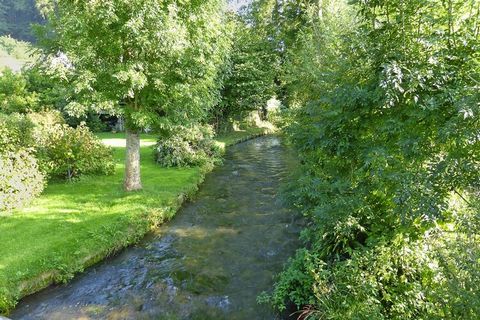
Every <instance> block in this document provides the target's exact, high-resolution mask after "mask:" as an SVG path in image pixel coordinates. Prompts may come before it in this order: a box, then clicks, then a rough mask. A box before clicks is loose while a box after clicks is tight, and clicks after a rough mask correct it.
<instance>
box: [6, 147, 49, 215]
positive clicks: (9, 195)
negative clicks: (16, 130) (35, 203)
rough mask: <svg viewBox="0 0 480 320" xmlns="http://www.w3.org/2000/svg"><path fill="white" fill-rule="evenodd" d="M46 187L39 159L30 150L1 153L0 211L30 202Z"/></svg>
mask: <svg viewBox="0 0 480 320" xmlns="http://www.w3.org/2000/svg"><path fill="white" fill-rule="evenodd" d="M43 187H44V176H43V174H42V173H41V172H40V171H39V168H38V165H37V160H36V159H35V157H34V156H32V154H31V153H30V152H28V151H25V150H21V151H17V152H11V151H7V152H4V151H3V149H2V153H0V211H5V210H13V209H18V208H21V207H23V206H25V205H27V204H29V203H30V202H31V201H32V200H33V199H34V198H35V197H36V196H38V195H39V194H40V193H41V192H42V191H43Z"/></svg>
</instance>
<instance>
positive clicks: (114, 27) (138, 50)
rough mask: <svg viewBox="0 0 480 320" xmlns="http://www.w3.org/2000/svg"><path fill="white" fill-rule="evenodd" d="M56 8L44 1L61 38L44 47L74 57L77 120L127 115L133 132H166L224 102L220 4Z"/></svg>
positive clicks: (142, 0)
mask: <svg viewBox="0 0 480 320" xmlns="http://www.w3.org/2000/svg"><path fill="white" fill-rule="evenodd" d="M52 3H53V2H52V1H48V0H47V1H41V5H42V6H43V7H44V8H45V13H46V14H47V15H48V16H49V26H48V28H47V29H46V30H47V31H48V30H54V31H55V32H54V33H49V32H47V31H46V32H45V35H47V37H44V39H43V40H42V45H43V46H44V48H45V53H47V54H48V53H50V54H51V55H52V56H55V55H57V53H58V52H63V53H64V54H65V55H66V57H68V63H66V69H67V72H66V74H67V77H66V80H67V81H68V83H69V84H70V85H71V86H73V87H74V88H75V90H74V92H72V96H71V97H70V101H71V102H70V104H69V105H68V106H67V111H68V112H70V114H71V115H77V116H78V115H83V114H85V113H86V111H87V110H89V109H94V110H96V111H105V112H108V113H113V114H119V113H120V114H123V115H124V116H125V119H126V124H127V127H129V128H131V129H134V130H138V129H142V128H152V127H155V126H160V127H162V128H166V127H168V126H169V125H172V124H175V123H185V122H186V123H188V122H190V121H193V120H196V119H199V118H202V117H205V116H206V113H207V111H208V110H209V109H210V108H212V106H213V105H215V104H216V102H217V101H218V98H219V97H218V89H219V86H220V85H221V84H220V83H219V82H218V81H217V80H218V78H219V70H220V68H221V66H222V65H223V60H224V59H225V53H226V50H227V47H228V39H226V38H225V37H224V36H223V33H222V31H223V18H222V11H221V8H222V7H223V3H222V1H219V0H209V1H207V2H205V1H203V2H198V1H182V2H178V1H175V2H164V1H146V0H134V1H120V2H119V1H92V2H71V1H63V0H62V1H55V4H56V5H55V8H56V10H53V9H52V10H49V8H52V7H51V6H49V5H50V4H52ZM52 35H53V36H54V37H53V38H49V37H48V36H52ZM69 65H73V66H74V68H68V66H69ZM119 101H121V102H122V103H120V104H118V102H119Z"/></svg>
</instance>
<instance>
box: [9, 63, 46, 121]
mask: <svg viewBox="0 0 480 320" xmlns="http://www.w3.org/2000/svg"><path fill="white" fill-rule="evenodd" d="M39 109H40V98H39V95H38V94H37V93H36V92H31V91H30V90H29V88H28V81H27V78H26V77H25V76H24V75H22V74H20V73H13V72H12V71H11V70H9V69H7V70H5V71H2V72H1V73H0V112H3V113H16V112H19V113H27V112H33V111H38V110H39Z"/></svg>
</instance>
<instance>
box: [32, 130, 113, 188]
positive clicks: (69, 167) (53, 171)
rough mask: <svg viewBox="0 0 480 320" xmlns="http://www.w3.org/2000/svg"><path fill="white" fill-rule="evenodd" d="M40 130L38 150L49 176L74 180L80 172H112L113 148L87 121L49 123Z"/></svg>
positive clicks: (84, 173)
mask: <svg viewBox="0 0 480 320" xmlns="http://www.w3.org/2000/svg"><path fill="white" fill-rule="evenodd" d="M39 132H40V134H38V133H39ZM37 134H38V136H37V138H38V140H37V141H38V142H39V145H38V148H37V154H38V157H39V159H40V162H41V165H42V169H43V170H44V171H45V172H47V173H48V175H49V176H51V177H59V178H66V179H68V180H71V179H73V178H76V177H79V176H80V175H110V174H113V171H114V169H115V163H114V162H113V154H112V150H111V149H110V148H108V147H107V146H105V145H104V144H103V143H102V142H101V141H100V140H99V139H98V138H97V137H95V136H94V135H93V134H92V133H91V132H90V130H89V129H88V128H87V127H85V126H84V125H80V126H78V127H77V128H72V127H70V126H68V125H66V124H55V125H48V126H44V127H43V128H42V129H41V130H37Z"/></svg>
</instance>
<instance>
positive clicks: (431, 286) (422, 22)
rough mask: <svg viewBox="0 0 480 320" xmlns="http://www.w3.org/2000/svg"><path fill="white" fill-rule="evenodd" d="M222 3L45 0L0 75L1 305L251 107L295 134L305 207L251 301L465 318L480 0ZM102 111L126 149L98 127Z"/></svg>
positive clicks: (126, 211)
mask: <svg viewBox="0 0 480 320" xmlns="http://www.w3.org/2000/svg"><path fill="white" fill-rule="evenodd" d="M8 3H10V2H8ZM22 3H23V2H22ZM25 3H27V2H25ZM224 7H225V3H224V2H223V1H220V0H218V1H217V0H208V1H202V2H199V1H174V0H172V1H157V0H130V1H118V0H111V1H89V2H87V3H83V2H72V1H66V0H65V1H64V0H55V1H54V0H38V1H37V8H38V10H37V11H36V12H37V13H38V14H40V15H41V16H43V17H44V18H45V21H44V22H45V23H44V25H43V26H38V27H36V30H37V34H38V42H37V44H36V45H35V48H36V53H35V59H33V61H34V63H32V64H31V65H29V66H28V67H26V68H24V69H23V71H22V72H21V73H13V72H10V71H2V74H1V76H0V98H1V99H0V113H2V114H4V115H3V116H1V117H0V130H1V132H2V137H0V139H2V140H0V144H1V146H2V148H1V150H0V163H1V164H2V167H1V169H0V171H1V170H3V171H1V172H0V179H1V181H0V192H1V197H3V198H4V199H6V197H8V201H7V200H4V201H3V204H2V206H0V207H1V209H3V210H4V212H5V213H4V214H2V218H1V219H3V220H2V222H1V223H2V224H1V225H0V229H4V230H3V231H2V232H1V233H0V237H2V238H3V239H2V243H5V244H6V245H5V246H2V248H1V249H0V250H4V251H5V253H3V254H2V255H0V256H1V257H2V258H1V259H2V260H0V266H1V267H0V274H2V273H3V275H4V276H5V277H3V276H2V277H3V278H1V279H9V280H8V281H6V280H0V285H1V286H0V307H1V308H2V311H7V310H8V309H10V308H11V307H12V306H13V305H14V303H15V301H16V300H17V299H18V298H20V297H21V296H22V295H23V294H25V293H29V292H32V291H35V290H36V289H38V288H40V287H43V286H44V285H45V284H47V283H50V281H51V280H55V281H60V280H65V279H68V278H69V277H71V276H72V274H73V272H76V271H79V270H82V268H83V267H84V266H86V265H89V264H91V263H93V262H95V261H98V260H99V259H101V258H103V257H104V256H105V255H107V254H109V253H112V252H114V251H115V250H117V249H118V248H120V247H122V246H124V245H126V244H127V243H131V242H133V241H135V240H136V239H138V238H139V237H140V236H141V235H143V234H144V233H145V232H146V230H148V229H149V228H150V227H151V226H153V225H156V224H157V223H159V222H161V221H163V220H164V219H166V218H168V217H170V216H171V215H172V214H173V213H174V208H177V207H178V195H180V194H190V193H191V192H193V190H195V186H196V185H197V184H198V182H199V181H200V180H201V177H202V176H203V172H204V170H205V169H202V168H207V167H209V166H210V164H211V163H212V161H214V159H215V158H216V157H217V155H218V152H219V150H218V146H217V144H215V143H214V142H213V139H214V138H213V137H214V135H215V133H217V134H218V133H222V132H225V133H226V135H225V138H224V139H225V140H224V141H225V142H228V143H232V142H234V141H236V140H237V138H243V135H244V134H245V135H248V134H249V131H248V130H249V129H247V131H244V132H242V131H233V132H232V130H231V129H233V128H237V129H238V125H237V123H238V122H242V119H243V118H245V116H246V115H247V114H249V113H250V112H252V111H254V112H255V113H256V114H258V115H259V116H260V117H261V118H262V119H263V120H264V119H267V118H268V119H270V120H275V121H276V123H277V124H278V125H279V126H280V127H281V128H282V130H283V133H284V135H285V137H286V138H287V140H288V141H289V142H290V144H291V145H292V146H293V147H294V148H295V149H296V151H297V154H298V157H299V160H300V162H301V165H300V166H299V168H298V171H297V172H296V173H295V175H294V179H292V181H294V182H292V183H291V185H290V186H289V188H288V190H287V191H286V192H287V197H288V199H289V201H290V203H292V204H293V205H295V206H296V207H297V208H298V209H299V210H301V211H302V212H303V214H304V216H305V219H306V222H307V223H306V225H307V226H306V228H305V230H304V231H303V232H302V235H301V240H302V241H303V243H304V248H302V249H299V250H298V251H297V253H296V255H295V256H294V257H292V259H291V260H290V261H289V262H288V264H287V265H286V267H285V269H284V271H283V272H282V273H281V274H279V275H278V276H277V277H276V285H275V287H274V288H272V290H270V291H268V292H264V293H262V294H260V295H259V297H258V302H260V303H267V304H269V305H271V306H273V307H274V308H276V309H277V310H278V311H280V312H281V311H284V310H286V309H287V308H289V307H290V306H294V308H295V309H296V310H298V317H299V318H301V319H476V318H477V315H478V314H480V297H478V290H477V289H476V284H478V283H479V281H480V247H479V245H480V238H479V230H480V220H479V209H480V202H479V199H480V197H479V192H480V191H479V190H480V189H479V187H480V186H479V182H480V176H479V174H480V136H479V133H480V122H479V114H480V90H479V87H480V1H479V0H467V1H465V0H427V1H423V0H422V1H420V0H393V1H391V0H388V1H387V0H353V1H346V0H345V1H343V0H342V1H333V0H283V1H278V0H256V1H252V2H251V4H250V5H249V6H247V7H246V8H244V9H243V10H240V12H239V13H231V12H227V11H225V10H224ZM8 8H10V7H8V6H0V15H1V14H3V13H4V11H5V10H9V9H8ZM24 9H25V8H24ZM2 10H3V11H2ZM10 10H13V9H11V8H10ZM22 10H23V9H22ZM27 11H28V10H27ZM35 19H37V18H35ZM35 19H33V20H32V21H34V20H35ZM37 21H38V19H37ZM4 25H5V24H4ZM2 28H3V29H2ZM8 28H10V29H9V30H11V28H12V25H11V24H9V25H8ZM2 30H6V29H5V26H2V25H0V32H2ZM159 30H160V31H159ZM4 34H5V33H4ZM12 34H13V33H12ZM18 34H23V33H22V32H19V33H18ZM9 41H10V40H8V41H7V42H8V43H11V41H10V42H9ZM3 42H5V41H3ZM1 43H2V42H1V41H0V44H1ZM18 45H22V46H23V44H20V43H19V44H18ZM9 50H10V51H11V52H13V51H12V50H11V49H9ZM279 104H280V105H281V107H280V110H281V111H277V113H276V114H275V112H272V110H278V109H279V107H278V105H279ZM39 119H42V120H39ZM112 119H113V120H117V119H123V120H124V122H123V124H124V125H125V128H126V141H127V148H126V151H125V152H123V151H122V150H121V148H120V147H119V146H118V144H116V143H118V142H119V140H115V139H116V138H117V136H116V135H113V136H112V134H97V136H100V137H101V138H104V139H106V142H107V145H110V147H108V146H105V145H104V144H101V143H100V142H99V140H97V138H96V137H95V135H94V134H92V133H91V130H90V129H93V130H94V131H98V130H103V129H105V128H106V127H108V126H109V125H110V126H111V123H110V122H111V121H112ZM47 120H48V121H47ZM82 122H84V123H82ZM45 123H46V124H45ZM89 128H90V129H89ZM244 129H245V128H244ZM255 130H261V129H255ZM144 132H149V133H150V135H144ZM3 133H4V134H3ZM142 134H143V136H144V137H146V138H147V140H141V139H142V138H141V136H142ZM77 140H78V141H79V142H78V143H74V142H73V141H77ZM33 141H35V142H37V141H38V142H39V143H38V144H37V143H33ZM122 143H123V142H122ZM147 144H148V145H149V146H147ZM154 145H155V150H156V151H155V153H154V155H152V151H151V150H152V149H153V146H154ZM140 159H141V160H140ZM120 161H124V164H121V163H120ZM92 164H95V166H92ZM161 165H163V166H166V167H162V166H161ZM179 166H180V167H179ZM182 166H183V167H182ZM4 168H8V169H4ZM90 170H91V171H90ZM12 172H15V173H14V174H13V175H12ZM122 179H123V188H122V186H121V182H122ZM62 180H67V181H68V182H65V181H62ZM13 181H15V183H13ZM45 185H47V187H46V189H45V191H44V193H43V194H42V195H41V196H40V197H39V198H37V199H34V198H35V197H36V196H38V195H39V194H40V193H41V192H42V190H43V188H44V187H45ZM158 186H165V188H164V189H163V187H162V188H159V187H158ZM12 190H13V191H12ZM132 191H134V192H132ZM32 201H33V205H31V204H29V203H32ZM99 204H100V205H99ZM21 207H23V209H21ZM15 208H17V209H15ZM167 208H168V209H167ZM5 209H6V210H9V211H5ZM40 217H41V218H40ZM138 217H142V218H141V219H138ZM132 223H133V226H135V227H133V228H132V227H131V224H132ZM57 226H58V228H57ZM54 227H55V228H54ZM22 228H24V229H23V230H25V231H24V232H19V231H18V230H22ZM92 228H93V229H92ZM53 230H55V231H53ZM63 231H65V233H64V234H63V233H62V232H63ZM67 234H68V236H66V235H67ZM33 235H34V236H33ZM125 235H127V237H126V238H125ZM22 237H24V238H23V240H22ZM70 237H71V238H70ZM65 239H66V240H67V242H68V245H65V244H64V242H62V240H65ZM95 239H96V240H95ZM119 239H122V240H121V241H119ZM98 243H100V245H99V244H98ZM33 246H35V248H34V247H33ZM34 250H36V252H43V256H42V257H40V256H37V255H36V253H35V251H34ZM19 252H22V254H18V253H19ZM39 257H40V258H39ZM17 259H18V260H17ZM7 262H8V263H7ZM10 279H11V280H10ZM30 279H37V280H38V281H37V282H28V281H26V280H30ZM2 281H3V282H2Z"/></svg>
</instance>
